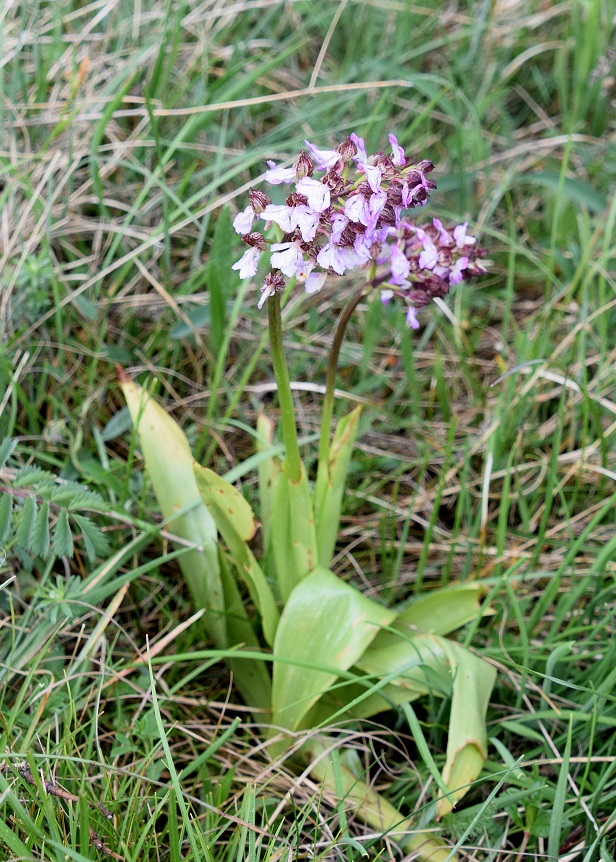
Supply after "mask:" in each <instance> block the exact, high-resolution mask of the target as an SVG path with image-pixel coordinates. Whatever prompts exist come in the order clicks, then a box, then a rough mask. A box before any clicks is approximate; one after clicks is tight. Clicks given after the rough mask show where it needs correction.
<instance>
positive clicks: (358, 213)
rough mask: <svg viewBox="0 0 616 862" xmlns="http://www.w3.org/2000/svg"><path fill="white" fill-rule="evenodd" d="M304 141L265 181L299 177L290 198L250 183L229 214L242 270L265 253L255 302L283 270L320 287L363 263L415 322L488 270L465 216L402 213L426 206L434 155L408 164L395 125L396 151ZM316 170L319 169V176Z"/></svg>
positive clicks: (280, 279) (246, 273)
mask: <svg viewBox="0 0 616 862" xmlns="http://www.w3.org/2000/svg"><path fill="white" fill-rule="evenodd" d="M305 143H306V146H307V148H308V151H309V152H306V151H305V150H302V152H300V154H299V155H298V157H297V159H296V160H295V162H294V164H293V166H292V167H290V168H281V167H276V165H275V164H274V162H268V166H269V170H268V171H266V173H265V179H266V181H267V182H268V183H270V184H271V185H279V184H280V183H294V184H295V191H294V192H292V193H291V194H290V195H289V196H288V197H287V198H286V201H285V203H284V204H282V205H276V204H273V203H272V202H271V200H270V198H269V197H268V196H267V195H266V194H264V193H263V192H260V191H257V190H255V189H250V191H249V193H248V197H249V200H250V203H249V205H248V206H247V207H246V209H245V210H244V211H243V212H241V213H239V214H238V215H237V216H236V217H235V219H234V221H233V227H234V229H235V231H236V232H237V233H238V234H240V235H241V237H242V241H243V242H244V243H245V244H246V245H247V246H248V250H247V251H246V252H244V254H243V255H242V257H241V258H240V260H238V261H237V263H235V264H234V265H233V269H237V270H239V274H240V278H242V279H244V278H252V277H253V276H254V275H256V272H257V268H258V265H259V261H260V258H261V255H262V254H268V255H269V265H270V271H269V273H268V274H267V275H266V277H265V280H264V282H263V285H262V287H261V299H260V301H259V308H261V307H262V306H263V304H264V302H265V300H266V299H267V298H268V297H269V296H272V294H274V293H276V292H279V291H282V290H283V289H284V287H285V276H286V277H287V278H291V277H293V276H294V277H295V278H297V280H298V281H299V282H303V284H304V286H305V289H306V291H307V292H308V293H315V292H316V291H318V290H320V289H321V288H322V287H323V284H324V282H325V279H326V277H327V275H328V274H331V273H336V274H337V275H344V273H346V272H348V271H349V270H353V269H357V268H359V267H364V268H365V269H367V270H368V284H370V285H371V286H372V287H374V288H376V289H378V290H379V291H380V294H381V299H382V301H383V302H388V301H389V300H391V299H393V298H395V299H398V300H401V301H402V302H403V303H404V305H405V307H406V315H407V321H408V323H409V325H410V326H412V327H413V329H417V328H418V327H419V322H418V320H417V316H416V313H415V309H417V308H421V307H423V306H425V305H428V304H429V303H430V302H431V301H432V300H433V299H434V298H436V297H442V296H445V295H446V294H447V293H448V292H449V289H450V287H451V286H452V285H454V284H458V283H459V282H460V281H462V279H464V278H468V277H471V276H476V275H482V274H483V273H485V271H486V270H485V267H484V266H483V265H482V263H481V261H480V259H481V258H482V257H484V256H485V250H484V249H482V248H479V247H478V245H477V240H476V239H475V237H473V236H469V235H468V234H467V232H466V228H467V223H464V224H460V225H457V226H455V227H448V228H445V227H443V225H442V224H441V222H440V221H439V220H438V219H436V218H435V219H433V220H432V223H431V224H424V225H422V226H417V225H416V224H415V223H414V222H413V221H410V220H408V219H403V218H402V213H403V211H404V210H409V209H414V208H415V207H421V206H424V205H425V204H426V202H427V200H428V196H429V192H430V191H432V190H433V189H435V188H436V183H435V182H434V181H433V180H431V179H428V178H427V175H428V174H429V173H431V171H432V170H433V169H434V165H433V164H432V162H431V161H429V160H428V159H424V160H422V161H420V162H418V163H417V164H412V163H409V160H408V159H407V157H406V155H405V153H404V150H403V148H402V147H400V146H399V145H398V141H397V139H396V137H395V136H394V135H393V134H391V135H389V143H390V144H391V148H392V152H391V156H388V155H385V153H383V152H378V153H374V154H373V155H371V156H368V154H367V153H366V149H365V146H364V142H363V140H362V138H360V137H358V136H357V135H356V134H352V135H351V136H350V137H349V138H347V139H346V140H345V141H343V142H342V143H341V144H340V145H339V146H337V147H336V148H335V149H334V150H319V149H317V147H315V146H314V145H313V144H310V143H309V142H308V141H306V142H305ZM315 171H319V172H323V176H322V177H321V178H320V179H315V178H314V173H315ZM256 219H261V220H262V221H264V222H266V225H265V227H266V228H267V227H268V224H270V223H272V222H273V223H274V224H276V225H278V228H279V233H281V236H280V237H279V238H278V239H279V241H278V242H276V241H274V240H270V239H267V238H266V237H265V236H264V235H263V233H260V232H258V231H253V230H252V227H253V224H254V222H255V220H256Z"/></svg>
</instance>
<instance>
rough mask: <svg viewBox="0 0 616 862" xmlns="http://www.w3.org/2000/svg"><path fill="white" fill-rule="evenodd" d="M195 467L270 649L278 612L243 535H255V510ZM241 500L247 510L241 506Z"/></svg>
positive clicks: (197, 466) (203, 493)
mask: <svg viewBox="0 0 616 862" xmlns="http://www.w3.org/2000/svg"><path fill="white" fill-rule="evenodd" d="M193 468H194V476H195V480H196V484H197V489H198V491H199V493H200V494H201V498H202V500H203V502H204V503H205V505H206V506H207V507H208V510H209V511H210V513H211V515H212V517H213V518H214V521H215V522H216V526H217V527H218V529H219V530H220V533H221V535H222V537H223V539H224V540H225V542H226V544H227V546H228V548H229V550H230V551H231V555H232V557H233V563H234V565H235V566H236V567H237V570H238V572H239V574H240V577H241V578H242V579H243V580H244V581H245V583H246V586H247V587H248V590H249V592H250V597H251V598H252V600H253V602H254V604H255V605H256V608H257V610H258V611H259V613H260V614H261V620H262V623H263V634H264V635H265V639H266V640H267V642H268V643H269V644H270V646H271V645H272V644H273V643H274V636H275V634H276V627H277V626H278V619H279V613H278V607H277V605H276V600H275V598H274V594H273V592H272V589H271V587H270V585H269V583H268V582H267V579H266V577H265V575H264V573H263V570H262V569H261V567H260V565H259V564H258V563H257V561H256V559H255V557H254V554H253V553H252V551H251V550H250V548H249V547H248V545H247V544H246V540H245V539H244V536H248V537H251V536H252V532H253V529H252V528H253V525H254V524H255V523H256V522H255V520H254V515H253V514H252V509H251V508H250V506H249V505H248V503H247V502H246V501H245V500H244V498H243V497H242V496H241V494H239V492H238V491H236V490H235V488H233V486H232V485H229V484H228V483H227V482H224V480H222V479H220V478H219V477H218V476H216V480H217V481H212V476H215V474H214V473H212V471H211V470H207V469H206V468H205V467H201V466H200V465H199V464H197V463H196V462H195V463H194V464H193ZM221 483H222V484H223V485H224V486H226V489H228V488H232V490H233V491H234V492H235V495H236V496H235V497H234V496H233V495H232V494H230V493H229V492H228V490H226V489H224V488H223V489H222V490H223V492H224V493H221ZM238 497H239V499H240V500H242V501H243V503H244V504H245V507H244V506H241V505H240V502H239V500H238V499H237V498H238ZM238 513H239V514H238ZM236 527H239V529H240V530H241V532H238V529H236Z"/></svg>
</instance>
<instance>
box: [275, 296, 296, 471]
mask: <svg viewBox="0 0 616 862" xmlns="http://www.w3.org/2000/svg"><path fill="white" fill-rule="evenodd" d="M267 311H268V316H269V332H270V344H271V348H272V360H273V363H274V376H275V377H276V383H277V384H278V402H279V404H280V420H281V423H282V439H283V440H284V445H285V461H284V466H285V472H286V474H287V477H288V478H289V481H291V482H299V481H300V478H301V475H302V460H301V458H300V454H299V445H298V442H297V426H296V424H295V410H294V408H293V393H292V392H291V385H290V383H289V369H288V368H287V360H286V357H285V355H284V344H283V340H282V315H281V313H280V296H279V295H278V294H277V293H275V294H273V296H270V298H269V299H268V300H267Z"/></svg>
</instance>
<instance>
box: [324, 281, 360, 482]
mask: <svg viewBox="0 0 616 862" xmlns="http://www.w3.org/2000/svg"><path fill="white" fill-rule="evenodd" d="M363 294H364V288H363V287H362V288H361V289H360V290H359V291H358V292H357V293H356V294H355V296H354V297H353V298H352V299H351V301H350V302H349V304H348V305H347V307H346V308H345V309H344V311H343V312H342V314H341V315H340V317H339V318H338V323H337V325H336V331H335V333H334V340H333V342H332V348H331V351H330V354H329V360H328V363H327V377H326V379H325V397H324V398H323V413H322V416H321V433H320V437H319V466H318V474H317V475H320V474H321V473H322V472H323V471H325V475H327V465H328V460H329V446H330V438H331V424H332V416H333V415H334V403H335V399H334V393H335V389H336V375H337V373H338V356H339V355H340V348H341V347H342V339H343V338H344V333H345V332H346V328H347V326H348V323H349V320H350V319H351V315H352V314H353V312H354V311H355V309H356V308H357V306H358V304H359V301H360V299H361V298H362V296H363ZM317 482H318V479H317Z"/></svg>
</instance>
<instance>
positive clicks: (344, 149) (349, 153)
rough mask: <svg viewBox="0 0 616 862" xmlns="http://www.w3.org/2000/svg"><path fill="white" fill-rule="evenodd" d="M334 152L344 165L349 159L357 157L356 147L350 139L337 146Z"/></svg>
mask: <svg viewBox="0 0 616 862" xmlns="http://www.w3.org/2000/svg"><path fill="white" fill-rule="evenodd" d="M336 150H337V152H339V153H340V155H341V156H342V161H343V162H344V163H345V164H346V162H350V161H351V159H352V158H353V157H354V156H356V155H357V147H356V145H355V144H354V143H353V141H352V140H351V139H350V138H347V139H346V141H343V142H342V143H341V144H338V146H337V147H336Z"/></svg>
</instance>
